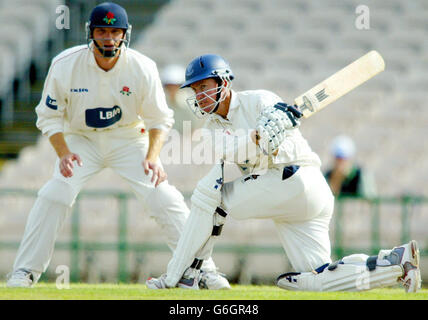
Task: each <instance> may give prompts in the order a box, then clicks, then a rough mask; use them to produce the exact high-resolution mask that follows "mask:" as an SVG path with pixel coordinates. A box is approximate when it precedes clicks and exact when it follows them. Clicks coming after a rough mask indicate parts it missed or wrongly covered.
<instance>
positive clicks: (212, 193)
mask: <svg viewBox="0 0 428 320" xmlns="http://www.w3.org/2000/svg"><path fill="white" fill-rule="evenodd" d="M222 186H223V164H217V165H215V166H214V167H213V168H212V169H211V171H210V172H209V173H208V174H207V175H206V176H205V177H203V178H202V179H201V180H200V181H199V182H198V184H197V186H196V189H195V191H194V192H193V195H192V198H191V202H192V204H194V205H197V206H198V207H200V208H201V209H204V210H206V211H208V212H214V211H215V210H216V208H217V207H218V206H219V205H220V203H221V188H222Z"/></svg>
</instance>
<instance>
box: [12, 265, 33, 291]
mask: <svg viewBox="0 0 428 320" xmlns="http://www.w3.org/2000/svg"><path fill="white" fill-rule="evenodd" d="M8 278H9V279H8V280H7V283H6V286H7V287H9V288H31V287H32V285H33V282H34V277H33V274H32V273H31V272H30V271H29V270H26V269H18V270H16V271H14V272H12V274H10V275H9V276H8Z"/></svg>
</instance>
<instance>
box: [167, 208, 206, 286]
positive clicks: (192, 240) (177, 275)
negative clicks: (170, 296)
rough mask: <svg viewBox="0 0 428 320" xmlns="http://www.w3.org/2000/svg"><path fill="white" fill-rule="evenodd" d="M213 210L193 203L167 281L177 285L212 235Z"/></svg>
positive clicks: (169, 268) (170, 264) (168, 270)
mask: <svg viewBox="0 0 428 320" xmlns="http://www.w3.org/2000/svg"><path fill="white" fill-rule="evenodd" d="M213 213H214V210H213V211H208V210H206V209H202V208H200V207H199V206H197V205H196V204H195V203H192V209H191V211H190V216H189V218H188V219H187V221H186V224H185V225H184V230H183V233H182V234H181V236H180V240H179V241H178V244H177V248H176V249H175V251H174V254H173V256H172V259H171V261H170V262H169V263H168V268H167V272H166V273H167V277H166V279H165V283H166V285H167V286H168V287H175V285H176V284H177V283H178V281H179V280H180V279H181V277H182V276H183V274H184V271H185V270H186V269H187V267H189V266H190V265H191V263H192V261H193V259H194V258H195V255H196V253H197V252H198V251H199V250H200V249H201V248H202V247H203V246H204V245H205V243H206V242H207V241H208V240H209V238H210V237H211V233H212V230H213Z"/></svg>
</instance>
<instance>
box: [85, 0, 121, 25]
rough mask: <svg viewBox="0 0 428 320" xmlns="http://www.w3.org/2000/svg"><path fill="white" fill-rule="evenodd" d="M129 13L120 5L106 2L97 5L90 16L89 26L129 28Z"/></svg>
mask: <svg viewBox="0 0 428 320" xmlns="http://www.w3.org/2000/svg"><path fill="white" fill-rule="evenodd" d="M128 27H129V23H128V14H127V13H126V10H125V9H124V8H122V7H121V6H120V5H118V4H116V3H113V2H104V3H101V4H99V5H97V6H96V7H95V8H94V9H93V10H92V12H91V15H90V17H89V28H91V29H93V28H119V29H128Z"/></svg>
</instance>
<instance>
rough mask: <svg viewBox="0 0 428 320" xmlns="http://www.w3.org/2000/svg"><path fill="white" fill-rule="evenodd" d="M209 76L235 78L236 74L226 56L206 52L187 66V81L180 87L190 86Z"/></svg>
mask: <svg viewBox="0 0 428 320" xmlns="http://www.w3.org/2000/svg"><path fill="white" fill-rule="evenodd" d="M208 78H218V79H220V80H222V79H225V78H226V79H228V80H233V78H234V75H233V72H232V69H231V68H230V66H229V63H228V62H227V61H226V60H225V59H224V58H222V57H221V56H219V55H216V54H204V55H202V56H199V57H197V58H195V59H193V60H192V61H191V62H190V63H189V65H188V66H187V68H186V81H185V82H184V83H183V84H182V85H181V87H180V88H186V87H189V86H190V85H191V84H192V83H195V82H197V81H199V80H202V79H208Z"/></svg>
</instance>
